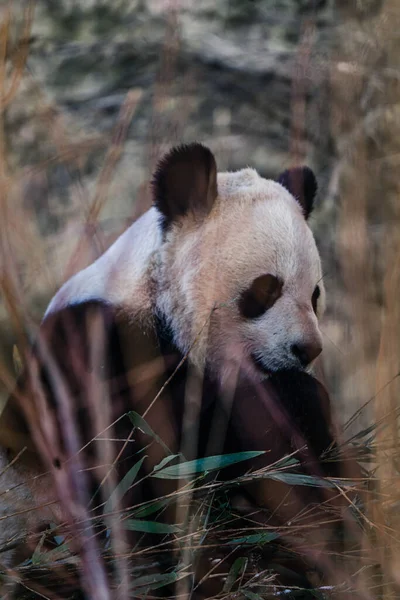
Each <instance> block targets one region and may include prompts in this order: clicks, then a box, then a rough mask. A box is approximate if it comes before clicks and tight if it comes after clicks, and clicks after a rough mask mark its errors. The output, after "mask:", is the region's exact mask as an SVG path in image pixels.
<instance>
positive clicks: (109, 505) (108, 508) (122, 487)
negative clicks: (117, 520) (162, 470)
mask: <svg viewBox="0 0 400 600" xmlns="http://www.w3.org/2000/svg"><path fill="white" fill-rule="evenodd" d="M145 458H146V457H145V456H143V458H141V459H140V460H138V461H137V463H135V464H134V465H133V467H132V468H131V469H129V471H128V472H127V474H126V475H125V477H123V478H122V479H121V481H120V482H119V484H118V485H117V487H116V488H115V490H114V491H113V493H112V494H111V496H110V497H109V499H108V500H107V502H106V503H105V505H104V508H103V514H106V513H109V512H112V511H113V509H114V506H115V505H116V504H117V500H121V499H122V498H123V496H124V495H125V494H126V492H127V491H128V490H129V488H130V487H131V485H132V483H133V482H134V481H135V479H136V476H137V474H138V473H139V470H140V467H141V466H142V463H143V461H144V459H145Z"/></svg>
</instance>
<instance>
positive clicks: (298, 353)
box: [291, 342, 322, 367]
mask: <svg viewBox="0 0 400 600" xmlns="http://www.w3.org/2000/svg"><path fill="white" fill-rule="evenodd" d="M291 350H292V353H293V354H294V355H295V357H296V358H297V359H298V360H299V361H300V363H301V366H302V367H307V365H309V364H310V362H312V361H313V360H314V359H315V358H317V356H319V355H320V354H321V352H322V346H321V344H320V343H318V342H308V343H306V344H293V346H292V348H291Z"/></svg>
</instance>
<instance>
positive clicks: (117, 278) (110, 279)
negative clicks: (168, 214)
mask: <svg viewBox="0 0 400 600" xmlns="http://www.w3.org/2000/svg"><path fill="white" fill-rule="evenodd" d="M158 221H159V215H158V213H157V211H156V209H155V208H150V209H149V210H148V211H147V212H146V213H144V214H143V215H142V216H141V217H140V218H139V219H138V220H137V221H135V222H134V223H133V224H132V225H131V226H130V227H129V228H128V229H127V230H126V231H125V232H124V233H123V234H122V235H121V236H120V237H119V238H118V239H117V240H116V241H115V242H114V243H113V244H112V245H111V246H110V247H109V248H108V249H107V250H106V251H105V252H104V254H102V255H101V256H100V257H99V258H98V259H97V260H96V261H95V262H94V263H92V264H91V265H89V266H88V267H86V268H85V269H83V270H82V271H79V272H78V273H76V274H75V275H74V276H73V277H71V278H70V279H68V280H67V281H66V282H65V283H64V285H63V286H62V287H61V288H60V289H59V291H58V292H57V293H56V294H55V296H54V297H53V299H52V300H51V302H50V304H49V306H48V308H47V310H46V313H45V317H44V318H45V319H46V318H47V317H48V316H49V315H50V314H52V313H54V312H57V311H59V310H61V309H63V308H65V307H67V306H69V305H75V304H81V303H84V302H89V301H92V300H96V301H101V302H104V303H105V304H109V305H111V306H114V307H124V306H125V307H128V306H129V310H130V312H131V313H135V312H137V313H139V312H141V311H143V310H146V309H147V308H148V304H149V298H148V281H147V275H148V269H149V265H150V262H151V257H152V255H153V253H154V252H155V251H156V250H157V248H158V247H159V245H160V244H161V232H160V228H159V224H158Z"/></svg>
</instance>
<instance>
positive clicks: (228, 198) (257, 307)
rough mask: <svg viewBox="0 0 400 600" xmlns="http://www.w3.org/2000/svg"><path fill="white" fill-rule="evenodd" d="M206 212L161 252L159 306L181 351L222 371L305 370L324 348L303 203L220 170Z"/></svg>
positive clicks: (316, 272)
mask: <svg viewBox="0 0 400 600" xmlns="http://www.w3.org/2000/svg"><path fill="white" fill-rule="evenodd" d="M217 187H218V196H217V198H216V199H215V202H214V204H213V206H212V209H211V211H210V212H209V214H208V215H207V216H206V217H205V218H200V219H199V218H198V217H196V215H190V214H186V215H185V216H183V217H182V218H178V219H177V220H176V222H175V223H173V224H172V226H171V227H170V228H169V229H168V231H167V234H166V239H165V242H164V244H163V245H162V248H161V251H160V262H159V271H158V273H157V276H156V280H157V281H158V283H159V284H160V285H159V293H158V296H157V305H158V308H159V310H160V311H161V312H162V313H163V314H164V315H166V316H167V318H168V319H169V321H170V323H171V326H172V330H173V331H174V333H175V339H176V342H177V344H178V346H179V347H180V349H181V351H183V352H187V351H188V350H189V349H190V357H191V360H192V362H194V363H195V364H196V365H197V366H199V367H202V366H204V365H205V364H206V363H209V364H210V365H212V367H213V368H214V369H215V370H217V371H218V372H219V374H220V375H221V376H222V377H225V376H229V374H230V373H232V371H233V370H235V369H236V368H237V367H238V365H239V364H241V365H242V367H243V366H246V365H247V366H248V367H249V369H252V370H253V371H254V370H255V371H256V372H257V373H258V374H259V375H260V376H261V377H263V376H266V375H267V374H268V372H272V371H276V370H279V369H286V368H298V369H303V368H306V367H308V366H309V364H311V363H312V361H313V360H314V359H315V358H316V356H318V354H319V353H320V351H321V349H322V339H321V333H320V330H319V327H318V318H317V317H319V316H320V315H321V313H322V311H323V306H324V295H325V294H324V286H323V282H322V272H321V263H320V258H319V254H318V251H317V248H316V245H315V241H314V238H313V235H312V233H311V230H310V229H309V227H308V225H307V222H306V220H305V218H304V214H303V212H302V208H301V206H300V205H299V204H298V203H297V202H296V201H295V199H294V198H293V196H292V195H291V194H290V193H289V192H288V191H287V190H286V189H285V188H284V187H283V186H282V185H280V184H279V183H276V182H274V181H269V180H265V179H262V178H261V177H259V175H258V174H257V173H256V172H255V171H254V170H252V169H245V170H243V171H239V172H236V173H221V174H219V175H218V179H217Z"/></svg>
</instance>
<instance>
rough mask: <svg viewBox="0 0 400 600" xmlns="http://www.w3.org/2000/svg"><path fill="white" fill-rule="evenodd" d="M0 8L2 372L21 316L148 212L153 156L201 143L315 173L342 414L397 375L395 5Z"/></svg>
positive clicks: (325, 1)
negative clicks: (0, 38)
mask: <svg viewBox="0 0 400 600" xmlns="http://www.w3.org/2000/svg"><path fill="white" fill-rule="evenodd" d="M1 6H2V8H1V19H2V22H3V26H4V27H6V26H7V28H8V31H9V39H8V42H7V45H6V46H5V45H4V44H3V46H4V47H3V51H4V53H5V56H6V59H5V73H4V77H5V86H4V89H5V90H6V91H5V92H4V93H3V99H5V100H7V93H6V92H7V90H8V91H9V101H7V102H6V101H4V102H3V104H4V105H5V106H4V111H3V126H2V140H1V141H2V148H1V173H0V177H1V192H2V218H1V224H0V227H1V231H2V252H1V260H2V298H1V306H0V335H1V353H2V356H1V361H2V364H3V367H2V374H3V377H2V380H3V383H4V382H7V381H8V382H10V378H9V374H10V373H11V374H13V373H15V365H14V364H13V350H12V349H13V345H14V344H15V343H18V339H19V338H18V330H19V326H18V324H20V323H21V322H23V323H24V326H25V327H27V328H28V330H29V331H31V332H33V331H34V329H35V327H36V326H37V324H38V323H39V322H40V318H41V316H42V314H43V311H44V309H45V307H46V304H47V302H48V300H49V298H50V296H51V295H52V294H53V293H54V291H55V290H56V289H57V288H58V287H59V286H60V284H61V283H62V282H63V281H64V280H65V278H66V277H67V276H69V275H70V274H71V273H73V272H74V271H76V270H77V269H78V268H81V267H82V266H84V265H85V264H87V263H88V262H90V261H91V260H92V259H93V258H94V257H95V256H97V255H98V254H99V253H101V252H102V251H103V250H104V248H106V247H107V246H108V245H109V244H110V242H111V241H112V240H113V239H114V238H115V236H116V235H118V233H119V232H120V231H122V230H123V229H124V228H125V227H126V226H127V225H128V224H129V223H130V222H131V221H132V220H133V219H134V218H136V217H137V216H138V215H139V214H140V213H142V212H143V211H144V210H145V209H146V208H147V207H148V205H149V203H150V197H149V190H148V180H149V177H150V175H151V171H152V169H153V167H154V164H155V161H156V160H157V158H158V157H159V156H160V154H161V153H162V152H163V151H164V150H165V149H166V148H167V147H168V146H170V145H171V144H175V143H179V142H182V141H192V140H199V141H202V142H204V143H206V144H208V145H210V147H211V148H212V150H213V151H214V153H215V154H216V157H217V162H218V164H219V168H220V169H237V168H241V167H243V166H246V165H251V166H253V167H255V168H256V169H257V170H258V171H259V173H260V174H261V175H263V176H265V177H276V176H277V175H278V173H279V172H280V171H281V170H283V169H284V168H286V167H288V166H290V165H292V164H295V163H307V164H309V165H310V166H311V167H312V168H313V169H314V170H315V173H316V175H317V178H318V181H319V203H318V208H317V210H316V211H315V214H314V216H313V218H312V220H311V225H312V228H313V230H314V232H315V234H316V237H317V240H318V243H319V247H320V248H321V252H322V257H323V263H324V277H325V284H326V287H327V289H328V309H327V314H326V318H325V320H324V323H323V325H322V328H323V332H324V337H325V351H324V365H323V366H324V371H325V377H326V380H327V384H328V388H329V390H330V392H331V393H332V397H333V399H334V402H335V406H336V409H337V414H338V417H339V419H340V420H341V422H342V423H343V422H346V421H347V419H348V418H349V417H350V416H351V415H352V414H353V413H354V412H355V411H356V410H357V409H358V408H359V407H361V406H362V405H363V404H364V403H365V402H366V401H368V399H369V398H370V397H372V396H374V395H375V394H376V392H377V391H378V390H379V389H380V387H382V385H381V384H384V383H386V381H389V380H391V379H393V377H395V376H396V374H397V373H398V372H399V365H398V352H397V350H398V348H397V346H396V344H397V343H398V342H397V340H398V339H400V338H399V337H397V332H396V328H397V327H398V325H397V322H396V321H395V320H393V319H394V314H395V312H396V306H397V305H396V304H394V305H393V306H392V308H388V302H387V300H388V298H387V295H388V294H389V296H391V297H392V298H393V294H394V293H397V292H396V291H394V290H396V289H397V288H396V285H397V284H396V282H394V283H393V281H394V280H393V273H394V271H393V269H392V267H390V265H392V264H393V260H394V258H393V257H394V256H395V253H394V250H393V249H394V247H395V243H396V235H395V233H396V228H397V227H398V220H399V200H398V185H399V184H398V179H399V178H398V170H399V169H398V166H399V162H400V153H399V150H400V149H399V148H398V146H399V144H400V135H399V131H398V130H399V116H400V111H399V106H400V105H399V76H400V71H399V60H400V38H399V35H398V31H399V30H400V28H399V24H400V7H399V6H398V3H397V2H396V0H363V1H361V0H337V1H336V2H335V1H334V0H315V1H312V0H296V1H294V0H212V1H211V0H201V1H199V0H181V1H178V0H175V1H174V0H170V1H167V0H148V1H145V0H113V1H111V0H84V1H82V0H58V1H57V2H54V1H53V0H38V1H37V2H36V6H35V10H34V13H32V14H30V13H29V4H27V2H25V1H22V0H21V1H20V2H17V1H15V2H14V4H13V8H12V13H11V21H9V22H8V23H7V20H9V18H10V13H9V11H8V8H7V7H8V2H7V3H6V2H3V4H2V5H1ZM29 20H31V27H30V30H29V29H28V27H26V22H27V21H29ZM24 23H25V30H24ZM4 31H5V29H4V30H3V33H4ZM25 51H26V52H27V59H26V64H25V66H24V67H23V70H22V72H21V77H20V78H18V77H17V76H16V73H17V74H18V71H21V69H19V67H20V65H23V64H24V53H25ZM391 269H392V270H391ZM393 286H394V287H393ZM385 289H386V290H387V291H386V292H385ZM388 290H389V291H388ZM385 294H386V296H385ZM385 318H386V321H385ZM385 327H386V329H385ZM385 331H386V332H387V331H389V333H390V335H389V334H384V332H385ZM384 335H389V340H390V341H389V342H388V343H386V345H385V344H384V343H383V340H385V339H386V338H384V337H383V336H384ZM383 346H384V348H385V349H383ZM382 352H386V354H389V355H390V357H391V359H390V360H388V361H386V362H385V369H384V371H381V372H380V374H379V373H378V374H377V365H378V364H379V361H378V360H377V358H378V355H380V356H382ZM379 353H380V354H379ZM14 354H15V353H14ZM14 362H15V361H14ZM7 373H8V374H7ZM11 378H12V377H11ZM6 387H7V386H6V385H3V388H2V389H3V392H2V397H3V398H4V397H5V396H6ZM388 402H389V403H390V402H392V400H390V398H389V400H388ZM390 406H392V405H390ZM392 408H393V407H392ZM395 408H396V407H395ZM371 417H372V411H371V409H370V410H368V409H365V410H364V411H363V412H362V415H361V418H358V420H357V422H356V423H355V425H354V427H358V426H360V424H362V425H363V426H365V424H366V423H368V421H369V419H371Z"/></svg>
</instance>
